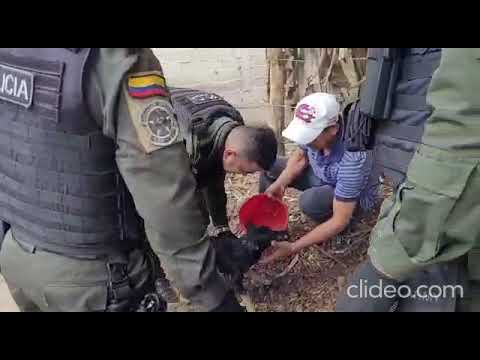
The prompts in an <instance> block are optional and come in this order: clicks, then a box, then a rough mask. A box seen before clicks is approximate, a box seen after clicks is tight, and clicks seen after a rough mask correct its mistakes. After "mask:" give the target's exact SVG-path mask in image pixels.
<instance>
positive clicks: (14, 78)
mask: <svg viewBox="0 0 480 360" xmlns="http://www.w3.org/2000/svg"><path fill="white" fill-rule="evenodd" d="M32 98H33V73H31V72H28V71H24V70H19V69H16V68H13V67H11V66H6V65H2V64H0V99H2V100H5V101H8V102H11V103H14V104H17V105H20V106H23V107H25V108H29V107H30V105H32Z"/></svg>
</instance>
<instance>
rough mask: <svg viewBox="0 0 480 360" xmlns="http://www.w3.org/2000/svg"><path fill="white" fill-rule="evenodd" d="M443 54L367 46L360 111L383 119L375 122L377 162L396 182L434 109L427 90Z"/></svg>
mask: <svg viewBox="0 0 480 360" xmlns="http://www.w3.org/2000/svg"><path fill="white" fill-rule="evenodd" d="M440 57H441V49H440V48H394V49H387V48H376V49H369V55H368V62H367V81H366V84H365V85H364V87H363V88H362V90H361V93H360V99H361V100H360V111H361V112H362V113H364V114H366V115H368V116H370V117H372V118H373V119H375V120H381V121H377V122H376V126H375V127H376V129H375V148H374V149H375V162H376V167H377V168H378V167H379V168H380V171H381V172H383V174H384V175H386V176H388V177H389V178H390V179H391V180H393V182H394V184H395V185H396V186H398V184H399V183H401V182H402V181H403V180H404V179H405V173H406V171H407V168H408V165H409V163H410V161H411V159H412V157H413V154H414V152H415V149H416V148H417V146H418V144H419V143H420V142H421V138H422V135H423V129H424V125H425V122H426V120H427V119H428V118H429V116H430V115H431V113H432V110H433V109H432V108H431V106H429V105H428V104H427V98H426V95H427V91H428V87H429V85H430V82H431V80H432V75H433V73H434V72H435V70H436V69H437V67H438V66H439V64H440Z"/></svg>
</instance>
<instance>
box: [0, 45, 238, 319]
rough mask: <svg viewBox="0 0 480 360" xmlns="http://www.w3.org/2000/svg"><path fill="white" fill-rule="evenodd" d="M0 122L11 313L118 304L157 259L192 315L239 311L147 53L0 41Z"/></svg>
mask: <svg viewBox="0 0 480 360" xmlns="http://www.w3.org/2000/svg"><path fill="white" fill-rule="evenodd" d="M0 129H1V130H0V156H1V157H2V161H0V174H1V176H0V219H2V221H3V222H4V223H6V224H9V225H10V229H9V230H8V231H7V232H6V234H5V238H4V241H3V244H2V248H1V252H0V266H1V270H2V275H3V276H4V277H5V280H6V282H7V284H8V286H9V288H10V290H11V293H12V296H13V298H14V299H15V301H16V302H17V304H18V305H19V307H20V308H21V309H22V310H24V311H26V310H32V311H33V310H37V311H38V310H40V311H130V310H131V309H132V308H134V307H135V306H137V304H138V302H139V301H140V299H141V298H142V297H143V296H144V295H145V294H146V293H148V292H150V291H152V287H153V279H154V278H155V276H156V275H155V273H154V271H153V269H154V268H155V266H154V264H155V263H156V262H157V260H158V259H157V258H156V257H158V258H159V259H160V261H161V263H162V266H163V268H164V269H165V270H166V272H167V276H168V278H169V279H170V280H171V281H172V282H173V285H174V286H176V287H177V288H178V289H179V290H180V292H181V294H182V295H183V296H184V297H186V298H187V299H190V300H191V302H192V303H193V304H195V305H197V306H198V307H199V309H200V310H204V311H242V307H241V306H240V305H239V304H238V302H237V300H236V298H235V297H234V295H233V293H232V292H231V291H230V290H229V288H228V287H227V284H226V282H225V280H224V278H223V277H222V276H221V274H220V273H219V271H218V270H217V266H216V256H215V251H214V249H213V247H212V245H211V242H210V239H209V237H208V235H207V233H206V228H207V225H208V216H205V211H204V209H203V207H202V200H201V195H200V191H199V189H198V188H197V184H196V181H195V177H194V175H193V173H192V171H191V165H190V161H189V158H188V155H187V152H186V150H185V145H184V142H183V137H182V134H181V129H180V126H179V123H178V121H177V118H176V116H175V113H174V109H173V107H172V104H171V99H170V94H169V90H168V87H167V84H166V80H165V77H164V75H163V73H162V69H161V65H160V63H159V62H158V60H157V59H156V57H155V56H154V55H153V53H152V51H151V50H149V49H126V48H109V49H103V48H102V49H89V48H70V49H59V48H40V49H38V48H35V49H26V48H25V49H24V48H15V49H12V48H3V49H1V50H0ZM147 239H148V242H147V241H146V240H147ZM150 248H151V249H152V250H153V252H154V254H155V255H153V253H152V252H151V251H149V249H150Z"/></svg>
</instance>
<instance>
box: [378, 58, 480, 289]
mask: <svg viewBox="0 0 480 360" xmlns="http://www.w3.org/2000/svg"><path fill="white" fill-rule="evenodd" d="M479 57H480V50H479V49H444V50H443V52H442V60H441V63H440V66H439V68H438V69H437V71H436V72H435V74H434V76H433V79H432V83H431V87H430V89H429V94H428V100H429V102H430V103H431V105H433V107H434V112H433V114H432V115H431V117H430V118H429V120H428V121H427V123H426V125H425V132H424V136H423V140H422V142H423V143H424V145H421V146H420V147H419V149H418V151H417V152H416V154H415V156H414V157H413V159H412V161H411V163H410V166H409V168H408V172H407V179H406V181H405V183H404V184H402V185H401V186H400V187H399V189H398V191H397V193H396V195H395V199H394V201H393V202H392V201H390V200H386V201H384V203H383V205H382V209H381V211H380V216H379V220H378V223H377V225H376V226H375V228H374V229H373V231H372V234H371V238H370V241H371V245H370V248H369V255H370V258H371V260H372V263H373V264H374V265H375V267H376V268H377V269H378V270H380V271H381V272H382V273H384V274H385V275H387V276H389V277H392V278H395V279H397V280H404V279H407V278H408V277H410V276H412V275H414V274H415V272H416V271H418V270H420V269H422V268H425V267H426V266H428V265H430V264H435V263H441V262H448V261H451V260H454V259H457V258H459V257H461V256H463V255H465V254H467V253H468V254H469V257H470V259H469V270H470V276H471V277H474V278H475V277H478V278H479V279H480V270H479V267H480V260H479V259H476V260H474V259H473V257H472V256H471V255H474V254H475V253H477V247H478V246H479V242H480V226H479V219H480V206H479V204H480V202H479V201H478V199H479V198H480V171H479V168H478V166H479V162H480V92H479V90H480V60H479Z"/></svg>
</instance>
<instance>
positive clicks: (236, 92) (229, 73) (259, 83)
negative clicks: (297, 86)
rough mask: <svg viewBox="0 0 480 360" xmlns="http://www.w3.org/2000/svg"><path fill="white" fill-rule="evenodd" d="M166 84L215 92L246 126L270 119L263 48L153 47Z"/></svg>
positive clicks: (264, 50)
mask: <svg viewBox="0 0 480 360" xmlns="http://www.w3.org/2000/svg"><path fill="white" fill-rule="evenodd" d="M153 51H154V53H155V55H157V56H158V58H159V59H160V62H161V63H162V66H163V70H164V73H165V77H166V79H167V83H168V84H170V85H172V86H181V87H190V88H194V89H201V90H206V91H211V92H215V93H217V94H219V95H221V96H223V97H224V98H225V99H226V100H227V101H229V102H230V103H231V104H232V105H234V106H235V107H236V108H237V109H238V110H239V111H240V112H241V113H242V115H243V116H244V118H245V121H246V122H247V123H249V124H264V123H265V120H264V119H266V118H267V117H270V116H271V112H270V108H269V107H268V106H266V104H265V103H266V102H267V86H266V80H267V65H266V58H265V52H266V49H265V48H153Z"/></svg>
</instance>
